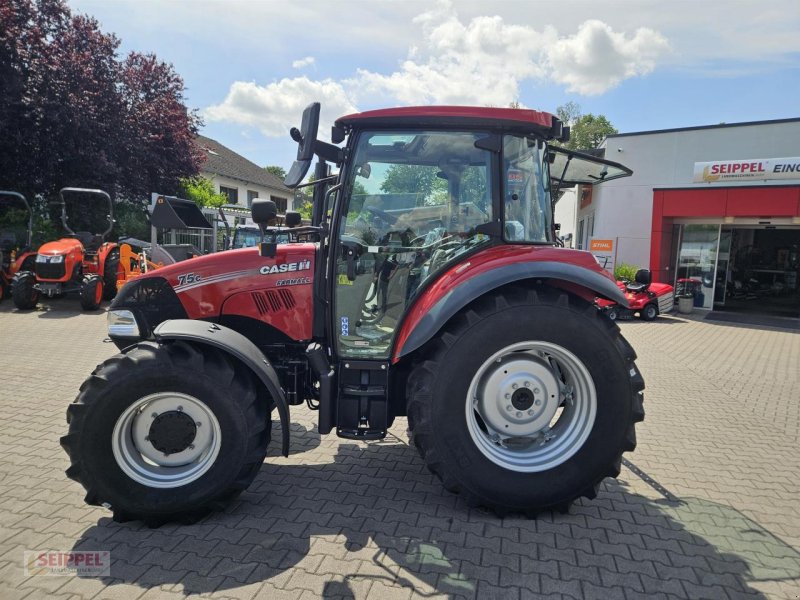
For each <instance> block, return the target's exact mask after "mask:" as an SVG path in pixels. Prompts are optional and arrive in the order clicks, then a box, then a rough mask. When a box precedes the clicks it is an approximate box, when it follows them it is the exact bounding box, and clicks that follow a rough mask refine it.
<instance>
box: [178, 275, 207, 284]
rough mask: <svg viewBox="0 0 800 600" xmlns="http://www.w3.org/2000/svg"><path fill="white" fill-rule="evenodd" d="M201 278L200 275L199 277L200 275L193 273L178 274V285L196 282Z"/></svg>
mask: <svg viewBox="0 0 800 600" xmlns="http://www.w3.org/2000/svg"><path fill="white" fill-rule="evenodd" d="M201 279H202V277H200V275H195V274H194V273H185V274H184V275H178V285H189V284H190V283H197V282H198V281H200V280H201Z"/></svg>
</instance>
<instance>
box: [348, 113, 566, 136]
mask: <svg viewBox="0 0 800 600" xmlns="http://www.w3.org/2000/svg"><path fill="white" fill-rule="evenodd" d="M336 126H337V127H341V128H343V129H345V130H352V129H356V128H367V127H369V128H374V127H401V128H403V127H479V128H490V129H503V130H510V131H514V132H519V133H537V134H539V135H543V136H545V137H546V138H553V137H555V138H558V137H560V136H561V135H562V126H561V121H560V120H559V119H558V117H556V116H554V115H551V114H550V113H546V112H540V111H538V110H530V109H521V108H494V107H485V106H402V107H398V108H382V109H379V110H369V111H365V112H361V113H354V114H351V115H346V116H344V117H340V118H339V119H337V120H336Z"/></svg>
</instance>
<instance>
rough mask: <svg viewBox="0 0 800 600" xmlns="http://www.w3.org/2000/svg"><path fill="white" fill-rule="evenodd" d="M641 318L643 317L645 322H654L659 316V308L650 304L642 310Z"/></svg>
mask: <svg viewBox="0 0 800 600" xmlns="http://www.w3.org/2000/svg"><path fill="white" fill-rule="evenodd" d="M639 316H641V317H642V320H644V321H652V320H653V319H655V318H656V317H657V316H658V306H656V305H655V304H652V303H651V304H648V305H647V306H645V307H644V308H643V309H642V311H641V312H640V313H639Z"/></svg>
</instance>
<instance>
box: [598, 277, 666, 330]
mask: <svg viewBox="0 0 800 600" xmlns="http://www.w3.org/2000/svg"><path fill="white" fill-rule="evenodd" d="M617 285H618V286H619V287H620V289H621V290H623V291H624V292H625V298H626V300H627V301H628V306H624V305H622V304H619V303H617V302H613V301H612V300H608V299H606V298H598V299H597V300H595V303H596V304H597V306H598V308H600V309H601V310H602V311H603V312H604V313H605V314H606V316H607V317H608V318H609V319H611V320H612V321H616V320H617V319H632V318H633V317H634V315H635V314H636V313H639V317H640V318H641V319H644V320H645V321H652V320H653V319H655V318H656V317H657V316H658V315H660V314H664V313H668V312H671V311H672V310H673V309H674V308H675V290H674V288H673V287H672V286H671V285H669V284H666V283H651V276H650V271H649V270H647V269H639V270H638V271H636V278H635V281H634V282H633V283H631V282H626V281H618V282H617Z"/></svg>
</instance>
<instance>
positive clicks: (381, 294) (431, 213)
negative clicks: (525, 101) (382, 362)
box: [336, 130, 496, 357]
mask: <svg viewBox="0 0 800 600" xmlns="http://www.w3.org/2000/svg"><path fill="white" fill-rule="evenodd" d="M487 136H488V134H487V133H476V132H453V131H425V130H419V131H402V132H390V131H387V132H369V133H363V134H361V136H360V137H359V139H358V142H357V144H356V148H355V153H354V155H353V161H352V164H353V167H352V168H351V170H350V172H349V175H348V178H347V180H346V183H345V185H346V186H347V187H346V188H345V190H346V192H345V195H344V198H345V202H346V203H347V204H346V205H345V206H344V207H343V213H344V218H342V220H341V223H340V226H339V227H340V229H339V231H340V240H341V243H342V245H343V246H344V248H343V249H342V250H341V251H339V252H337V263H336V318H337V322H338V326H337V327H338V331H339V333H340V335H339V349H340V352H341V353H342V354H343V355H351V356H372V357H378V356H380V357H385V356H388V352H389V347H390V345H391V342H392V339H393V336H394V332H395V330H396V327H397V325H398V323H399V322H400V320H401V319H402V316H403V314H404V313H405V310H406V307H407V306H408V305H409V303H410V302H411V300H412V298H413V297H414V295H415V294H416V293H417V291H418V290H419V289H420V287H421V286H422V285H423V284H424V283H425V282H426V281H429V280H430V279H431V278H433V277H435V275H436V274H438V273H440V272H441V271H442V270H444V269H446V268H447V267H448V266H449V265H451V264H453V262H454V261H455V260H457V258H458V257H459V256H461V255H462V254H463V253H465V252H467V251H469V250H470V249H473V248H477V247H479V246H482V245H484V244H489V243H491V239H490V237H489V236H488V235H486V234H484V233H479V232H478V228H479V226H480V225H483V224H485V223H489V222H490V221H491V220H492V181H493V177H492V164H493V162H494V161H493V154H492V153H491V152H490V151H488V150H483V149H481V148H478V147H476V143H477V142H479V141H480V140H482V139H484V138H486V137H487ZM495 164H496V163H495Z"/></svg>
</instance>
